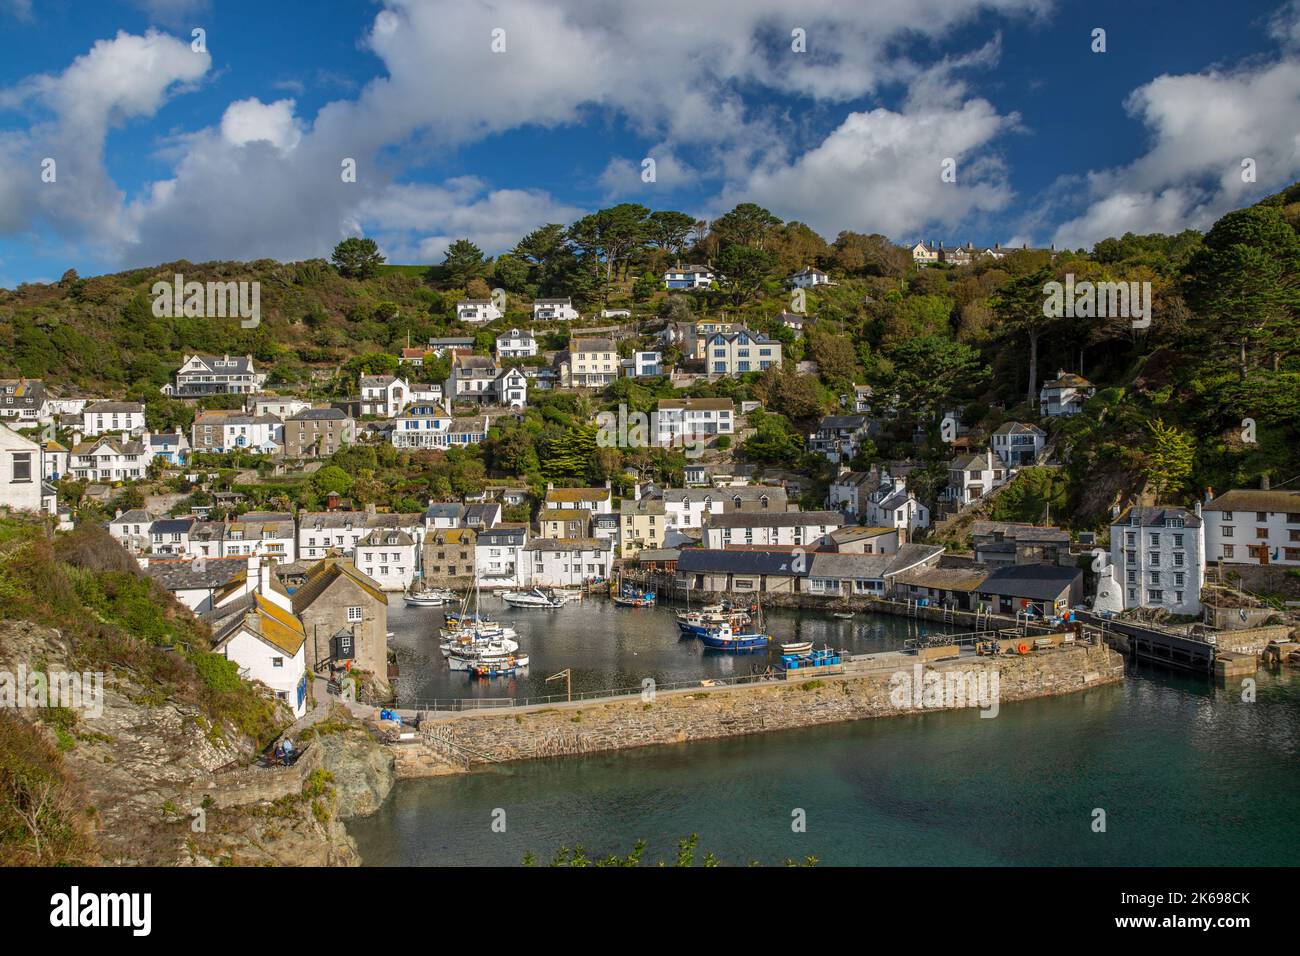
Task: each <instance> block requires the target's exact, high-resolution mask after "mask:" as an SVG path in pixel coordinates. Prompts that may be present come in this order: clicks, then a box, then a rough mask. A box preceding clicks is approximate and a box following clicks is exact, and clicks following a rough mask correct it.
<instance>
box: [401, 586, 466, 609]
mask: <svg viewBox="0 0 1300 956" xmlns="http://www.w3.org/2000/svg"><path fill="white" fill-rule="evenodd" d="M402 598H403V600H404V601H405V602H406V606H407V607H442V606H443V605H444V604H450V603H451V602H452V601H454V600H456V595H455V594H453V593H452V592H451V591H448V590H445V589H443V588H426V589H424V590H422V591H414V590H412V591H407V592H406V593H405V594H404V595H403V596H402Z"/></svg>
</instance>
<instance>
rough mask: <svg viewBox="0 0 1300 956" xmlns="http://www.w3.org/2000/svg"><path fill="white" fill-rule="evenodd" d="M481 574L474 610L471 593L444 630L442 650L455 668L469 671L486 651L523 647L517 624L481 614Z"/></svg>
mask: <svg viewBox="0 0 1300 956" xmlns="http://www.w3.org/2000/svg"><path fill="white" fill-rule="evenodd" d="M480 597H481V595H480V592H479V584H478V577H477V576H475V578H474V613H473V614H470V613H469V593H468V592H466V594H465V600H464V602H463V603H462V604H461V609H460V612H459V613H449V614H447V622H446V623H447V626H446V627H444V628H443V629H442V631H441V636H442V640H441V642H440V645H439V646H440V649H441V650H442V656H443V657H445V658H447V663H448V665H449V666H450V667H451V669H452V670H468V669H469V665H470V664H471V663H473V662H474V661H476V660H478V659H479V658H480V657H481V656H483V655H484V654H513V653H514V652H515V651H517V650H519V642H518V641H516V640H515V638H516V637H518V636H519V635H518V633H517V632H516V631H515V629H514V628H513V627H507V626H505V625H502V624H498V623H496V622H495V621H489V620H486V619H484V617H483V616H482V615H481V614H480V613H479V601H480Z"/></svg>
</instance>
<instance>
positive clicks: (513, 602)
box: [501, 588, 566, 608]
mask: <svg viewBox="0 0 1300 956" xmlns="http://www.w3.org/2000/svg"><path fill="white" fill-rule="evenodd" d="M501 600H503V601H505V602H506V603H507V604H509V605H510V606H511V607H538V608H557V607H564V605H565V603H566V601H565V598H564V597H563V596H561V595H559V594H556V593H555V591H553V590H551V589H550V588H532V589H531V590H528V591H503V592H502V594H501Z"/></svg>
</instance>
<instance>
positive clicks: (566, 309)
mask: <svg viewBox="0 0 1300 956" xmlns="http://www.w3.org/2000/svg"><path fill="white" fill-rule="evenodd" d="M578 318H579V315H578V310H577V309H575V308H574V307H573V300H572V299H536V300H535V301H534V302H533V321H535V322H573V321H575V320H576V319H578Z"/></svg>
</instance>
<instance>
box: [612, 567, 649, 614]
mask: <svg viewBox="0 0 1300 956" xmlns="http://www.w3.org/2000/svg"><path fill="white" fill-rule="evenodd" d="M609 596H610V598H611V599H612V600H613V602H614V606H615V607H654V606H655V592H654V591H642V590H641V589H640V588H637V587H633V586H632V585H630V584H624V583H623V572H621V571H620V572H619V575H618V586H617V587H615V586H614V585H613V584H611V585H610V588H609Z"/></svg>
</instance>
